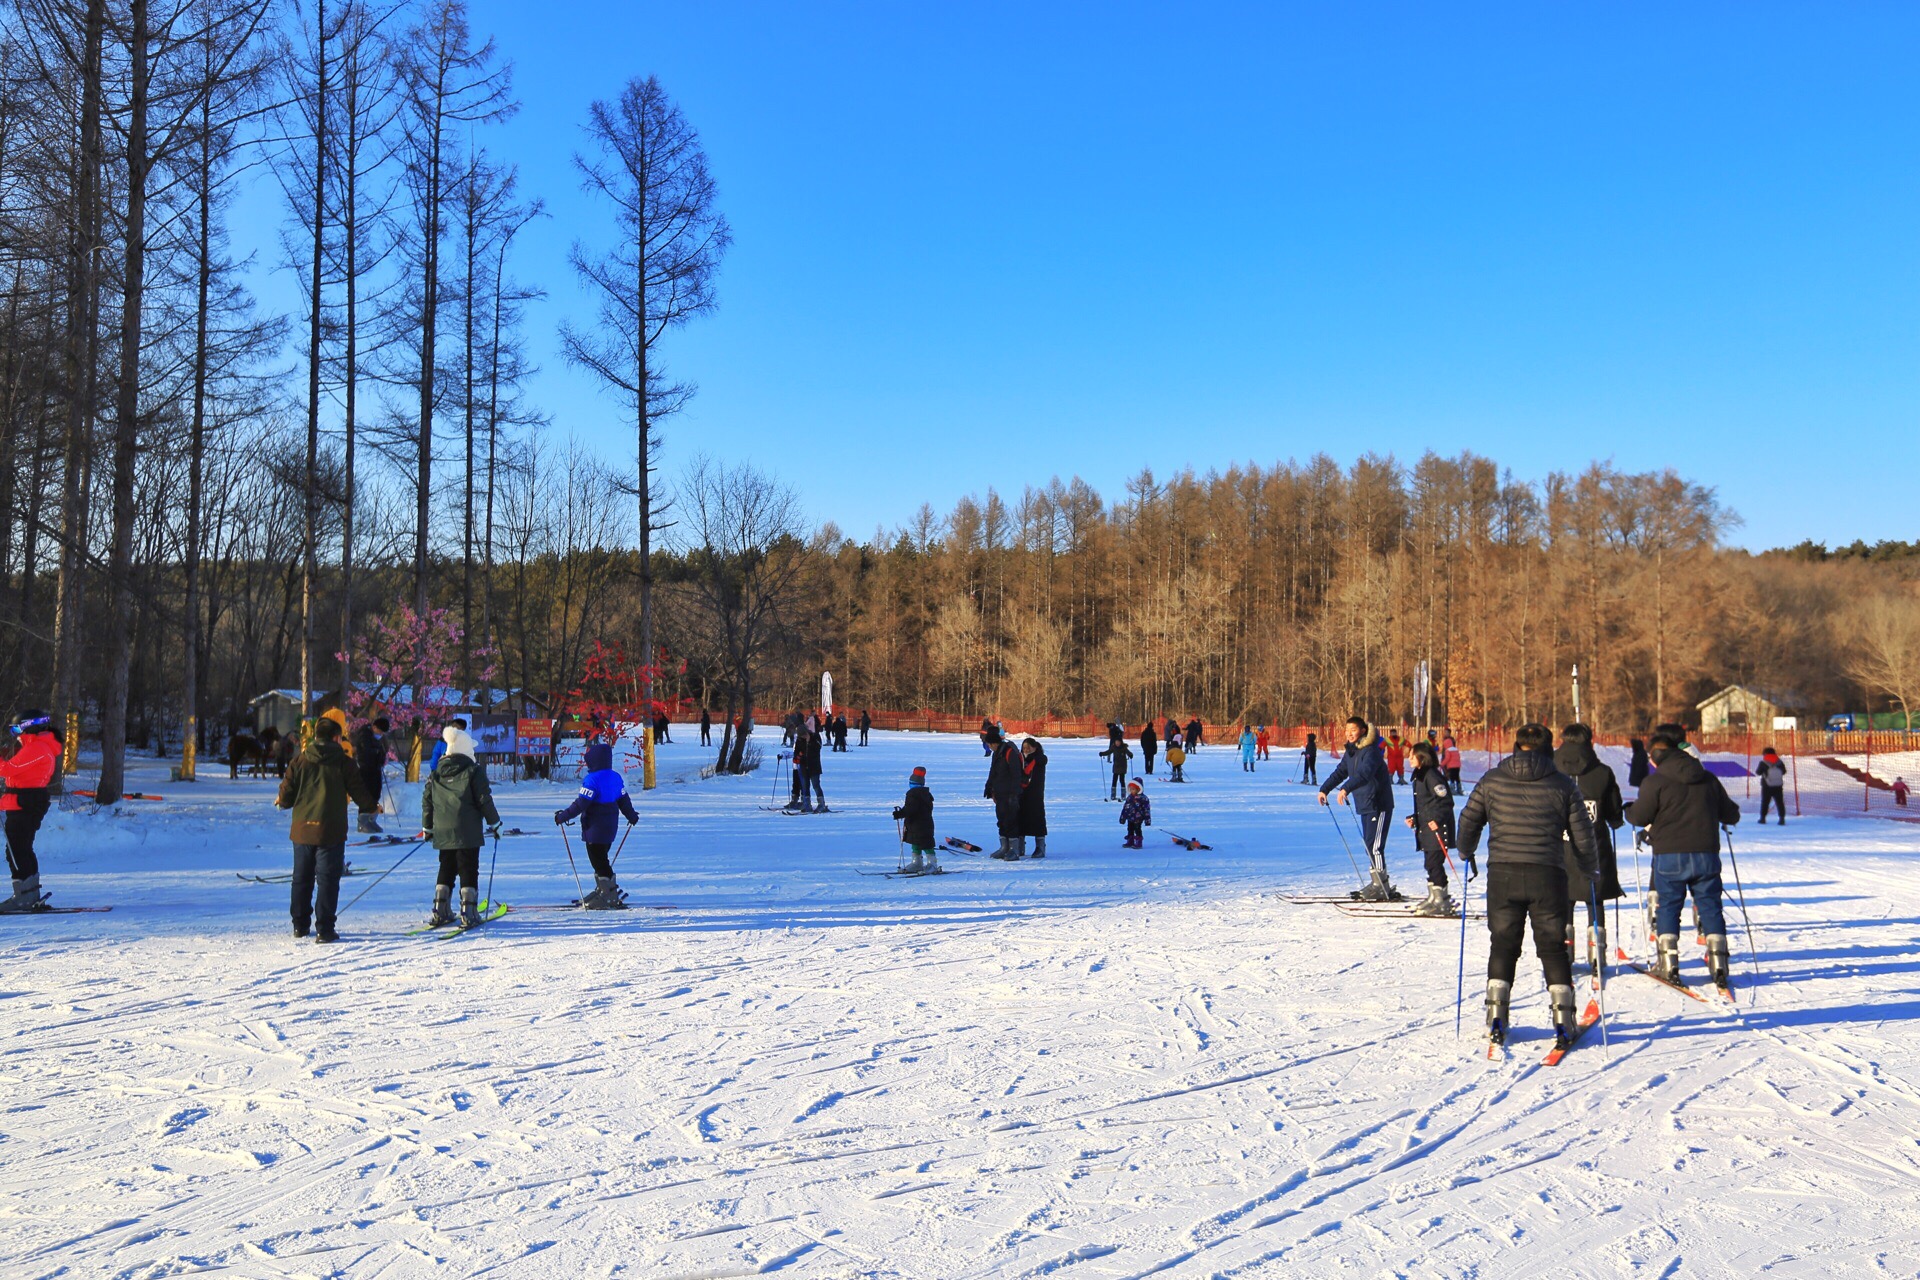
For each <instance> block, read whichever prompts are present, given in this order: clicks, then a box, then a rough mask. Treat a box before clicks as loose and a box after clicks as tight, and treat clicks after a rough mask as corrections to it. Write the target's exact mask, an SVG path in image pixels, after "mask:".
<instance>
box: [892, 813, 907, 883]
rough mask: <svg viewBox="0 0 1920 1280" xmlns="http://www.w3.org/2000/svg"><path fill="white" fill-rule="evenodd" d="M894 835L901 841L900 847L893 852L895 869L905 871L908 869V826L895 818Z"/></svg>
mask: <svg viewBox="0 0 1920 1280" xmlns="http://www.w3.org/2000/svg"><path fill="white" fill-rule="evenodd" d="M893 834H894V836H895V837H896V838H897V839H898V840H899V841H900V847H899V848H897V849H895V850H894V851H893V869H894V870H895V871H904V870H906V867H907V824H906V823H904V822H902V821H901V820H900V819H898V818H895V819H894V820H893Z"/></svg>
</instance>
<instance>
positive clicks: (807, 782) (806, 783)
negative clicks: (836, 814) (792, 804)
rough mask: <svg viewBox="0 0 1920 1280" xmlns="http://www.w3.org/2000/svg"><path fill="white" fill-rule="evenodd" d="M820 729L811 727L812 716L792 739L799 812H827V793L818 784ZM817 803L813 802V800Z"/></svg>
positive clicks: (820, 744)
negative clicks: (798, 776) (798, 787)
mask: <svg viewBox="0 0 1920 1280" xmlns="http://www.w3.org/2000/svg"><path fill="white" fill-rule="evenodd" d="M822 745H823V744H822V743H821V740H820V730H818V729H816V728H814V727H813V720H812V717H808V720H807V723H806V724H803V725H801V726H800V732H799V733H798V734H796V735H795V736H794V739H793V764H794V768H795V769H796V770H797V771H798V772H799V774H800V812H802V813H829V812H831V810H829V809H828V808H827V793H826V792H825V791H824V790H823V789H822V788H821V786H820V748H821V746H822ZM816 800H817V801H818V802H819V803H817V804H816V803H815V801H816Z"/></svg>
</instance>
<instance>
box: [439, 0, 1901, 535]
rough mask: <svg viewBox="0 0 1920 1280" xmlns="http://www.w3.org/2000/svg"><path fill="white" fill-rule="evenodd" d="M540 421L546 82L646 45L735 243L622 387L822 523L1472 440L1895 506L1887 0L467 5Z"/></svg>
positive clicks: (1522, 459) (1801, 526) (1894, 22)
mask: <svg viewBox="0 0 1920 1280" xmlns="http://www.w3.org/2000/svg"><path fill="white" fill-rule="evenodd" d="M473 16H474V25H475V27H476V30H478V31H481V32H491V33H493V34H494V35H495V36H496V37H497V38H498V40H499V42H500V45H501V48H502V50H503V52H505V53H506V54H507V55H508V56H509V57H511V58H512V59H513V61H514V62H515V64H516V67H517V83H518V89H519V96H520V98H521V100H522V102H523V104H524V106H523V110H522V112H521V114H520V115H519V117H518V118H517V119H516V120H514V121H513V122H512V123H511V124H509V125H507V126H505V127H503V128H500V129H497V130H495V131H494V135H495V136H494V137H493V139H492V144H491V145H492V146H493V147H494V149H495V150H496V151H497V152H498V153H500V154H503V155H504V156H506V157H507V158H509V159H513V160H516V161H518V163H519V164H520V165H521V167H522V171H523V179H524V181H525V183H526V184H527V187H528V189H529V190H531V191H532V192H535V193H538V194H540V195H543V196H544V197H545V198H546V199H547V201H548V203H549V206H550V208H551V209H552V211H553V213H554V215H555V216H554V217H553V218H551V219H550V220H548V221H546V222H545V223H542V224H539V225H538V226H537V227H536V228H533V229H530V231H529V232H528V233H526V236H525V237H524V239H525V243H526V249H525V251H524V252H523V253H521V254H520V259H519V270H520V272H521V274H522V275H523V276H524V277H527V278H530V279H534V280H538V281H540V282H542V283H544V284H545V285H546V286H547V287H548V288H549V290H550V291H551V297H550V299H549V300H548V301H547V302H546V303H545V304H544V305H543V306H542V307H541V308H539V309H537V310H536V311H535V312H534V313H533V315H532V317H531V322H530V328H531V331H532V337H533V340H534V345H535V347H536V350H537V351H538V352H539V353H540V355H541V359H542V361H543V364H544V365H545V368H544V370H543V372H542V374H541V375H540V377H539V378H538V380H537V382H536V385H535V395H536V397H537V398H538V400H539V401H540V403H542V404H543V405H544V406H545V407H546V408H547V409H548V410H549V411H550V412H551V413H552V415H553V417H554V422H555V430H556V431H559V432H561V433H565V432H568V431H572V432H575V433H577V434H579V435H582V436H584V437H587V438H589V439H592V440H594V441H596V442H598V443H600V444H601V445H602V447H603V449H604V451H605V452H607V453H608V454H609V455H610V456H625V455H626V453H627V452H628V451H629V450H630V438H629V436H628V435H627V434H626V433H625V432H624V431H623V430H622V428H621V425H620V423H619V418H620V414H619V411H618V409H617V407H616V406H615V405H614V404H613V402H612V401H611V400H609V399H606V398H603V397H602V396H601V395H600V394H599V393H598V392H597V390H596V389H595V388H594V387H593V385H592V384H591V382H590V381H589V380H588V379H587V377H586V376H585V375H584V374H582V373H580V372H577V371H575V370H572V369H569V368H567V367H565V365H564V364H563V363H562V361H561V360H560V357H559V355H558V351H557V346H556V343H555V340H554V337H553V330H554V326H555V325H556V324H557V322H558V320H559V319H560V317H561V316H562V315H567V314H571V315H576V316H580V317H582V318H585V317H586V316H588V315H589V314H590V304H589V302H588V300H587V299H586V298H584V297H583V296H582V295H581V294H579V293H578V292H577V290H576V288H575V286H574V284H573V282H572V280H571V278H570V275H569V272H568V269H567V267H566V263H565V255H566V249H567V245H568V244H569V242H570V241H571V240H572V239H573V238H574V237H576V236H578V237H581V238H584V239H586V240H588V241H590V242H591V241H593V240H595V239H596V238H599V237H601V236H603V235H604V234H605V230H604V229H605V228H606V226H607V219H606V217H605V214H604V212H603V211H602V210H601V209H599V208H596V207H595V206H593V205H592V204H590V203H588V201H587V199H586V197H584V196H583V195H582V194H581V193H580V192H579V189H578V184H577V182H576V180H575V178H574V176H573V174H572V171H571V169H570V167H569V164H568V155H569V153H570V151H571V150H572V149H573V148H574V147H575V146H577V145H579V143H578V139H579V133H578V126H579V122H580V120H581V119H582V118H583V116H584V113H585V109H586V106H587V103H588V102H589V100H590V99H592V98H593V97H596V96H601V97H604V96H610V95H612V94H613V93H614V92H616V91H617V89H618V87H619V85H620V84H621V83H622V82H623V81H624V80H625V79H626V78H627V77H629V76H631V75H635V74H647V73H651V74H655V75H658V76H659V77H660V79H661V81H662V82H663V83H664V84H665V86H666V87H667V88H668V90H669V91H670V92H671V93H672V94H673V95H674V96H675V97H676V98H677V99H678V100H679V102H680V103H681V105H682V107H683V109H684V110H685V111H686V113H687V115H688V116H689V118H690V119H691V120H692V121H693V123H694V124H695V125H696V127H697V128H699V130H700V131H701V133H702V135H703V138H704V140H705V143H706V146H707V150H708V153H709V156H710V159H711V163H712V167H713V171H714V174H715V176H716V178H717V180H718V183H719V187H720V193H721V201H722V206H723V208H724V210H725V212H726V214H727V216H728V217H729V219H730V220H731V222H732V224H733V229H734V237H735V247H734V249H733V251H732V253H731V254H730V255H729V257H728V259H727V262H726V265H725V267H724V269H723V271H722V273H721V276H720V282H719V286H720V307H719V310H718V311H717V312H716V313H715V314H713V315H712V316H709V317H706V318H704V319H700V320H697V321H695V322H694V323H693V324H692V325H691V326H689V327H688V328H687V329H685V330H683V331H682V332H680V333H678V334H676V335H675V336H673V337H672V338H670V339H669V348H668V350H667V352H666V356H667V360H668V362H669V365H670V367H671V368H672V370H673V372H674V373H675V374H677V375H678V376H681V377H684V378H688V379H691V380H693V381H695V382H697V383H698V384H699V385H700V394H699V396H698V398H697V399H696V400H695V401H694V402H693V404H692V406H691V407H690V408H689V409H688V411H687V412H686V413H685V414H683V415H682V416H681V417H679V418H677V419H675V420H672V421H671V422H669V423H668V424H667V425H666V427H665V435H666V440H667V458H666V467H667V470H668V472H669V473H670V474H671V473H672V472H673V471H675V470H676V469H677V468H678V467H679V466H680V465H681V464H682V463H684V461H685V460H686V458H687V457H688V456H690V455H691V454H692V453H693V452H694V451H695V450H696V449H704V450H706V451H708V452H710V453H712V454H714V455H716V456H719V457H722V458H726V459H751V460H753V461H755V462H757V463H759V464H761V465H763V466H765V467H767V468H768V469H770V470H772V471H774V472H776V473H777V474H778V475H780V476H781V477H782V478H783V479H785V480H786V481H788V482H789V483H791V484H793V485H794V486H795V487H796V488H797V489H799V490H800V492H801V494H802V496H803V498H804V501H805V503H806V507H807V509H808V512H809V514H810V515H811V516H812V517H813V518H814V519H817V520H825V519H832V520H835V521H837V522H838V523H839V524H840V525H841V526H842V527H843V528H845V529H846V530H847V531H848V532H850V533H853V534H855V535H857V536H866V535H868V534H869V533H870V532H871V531H872V530H873V529H874V528H875V526H876V525H887V526H892V525H894V524H897V523H900V522H903V521H905V520H906V519H907V518H908V517H909V516H910V514H911V513H912V512H913V511H914V510H915V509H916V508H917V507H918V506H919V504H920V503H921V502H922V501H930V502H932V503H933V505H934V506H935V508H936V509H937V510H945V509H946V508H948V507H949V506H950V505H951V503H952V502H953V500H954V499H956V498H957V497H959V496H961V495H962V494H965V493H968V492H984V490H985V489H986V487H987V486H989V485H993V486H996V487H997V488H998V489H999V490H1000V491H1001V492H1002V493H1003V494H1007V495H1017V494H1018V492H1019V490H1020V488H1021V487H1022V485H1024V484H1043V483H1045V481H1046V480H1047V479H1048V478H1049V477H1050V476H1052V475H1054V474H1059V475H1062V476H1063V477H1064V476H1068V475H1071V474H1074V473H1078V474H1080V475H1082V476H1084V477H1085V478H1086V479H1087V480H1089V481H1090V482H1092V483H1093V484H1094V485H1095V486H1096V487H1097V488H1099V489H1100V490H1101V491H1102V492H1103V493H1104V494H1106V495H1107V496H1108V497H1109V498H1112V497H1115V496H1117V495H1118V494H1119V493H1120V491H1121V486H1122V482H1123V481H1124V479H1125V478H1126V477H1128V476H1130V475H1132V474H1134V473H1135V472H1137V471H1138V470H1139V469H1140V468H1141V467H1143V466H1150V467H1152V468H1153V469H1154V470H1155V471H1156V472H1159V473H1167V472H1171V471H1174V470H1177V469H1180V468H1182V467H1188V466H1191V467H1193V468H1196V469H1198V470H1202V471H1204V470H1206V469H1208V468H1210V467H1220V466H1225V465H1229V464H1232V463H1235V462H1244V461H1254V462H1260V463H1270V462H1273V461H1275V460H1279V459H1285V458H1288V457H1295V458H1302V459H1304V458H1306V457H1308V456H1310V455H1311V454H1313V453H1315V452H1318V451H1322V450H1324V451H1326V452H1328V453H1330V454H1332V455H1333V456H1334V457H1335V458H1337V459H1339V460H1341V461H1342V462H1347V461H1350V460H1351V459H1352V458H1353V457H1355V456H1356V455H1357V454H1359V453H1361V452H1364V451H1368V450H1373V451H1378V452H1392V453H1394V454H1396V455H1398V456H1399V457H1400V458H1401V459H1402V461H1403V462H1411V461H1412V460H1413V459H1414V458H1416V457H1417V456H1418V455H1419V454H1420V453H1421V452H1422V451H1424V450H1426V449H1429V448H1431V449H1435V450H1438V451H1440V452H1443V453H1452V452H1456V451H1458V450H1461V449H1472V450H1475V451H1476V452H1479V453H1482V454H1486V455H1489V456H1491V457H1493V458H1495V459H1497V460H1498V461H1500V462H1501V463H1503V464H1505V465H1507V466H1510V467H1511V468H1512V469H1513V470H1514V472H1515V473H1516V474H1517V475H1519V476H1522V477H1527V478H1538V477H1540V476H1542V475H1544V474H1545V473H1546V472H1547V471H1549V470H1551V469H1577V468H1579V467H1581V466H1584V465H1585V464H1586V463H1587V462H1588V461H1590V460H1592V459H1595V458H1611V459H1613V460H1614V461H1615V462H1616V463H1617V464H1618V465H1620V466H1622V467H1624V468H1629V469H1635V470H1638V469H1645V468H1653V467H1660V466H1668V465H1671V466H1673V467H1676V468H1678V469H1679V470H1680V471H1682V472H1683V473H1685V474H1686V475H1688V476H1689V477H1691V478H1693V479H1696V480H1699V481H1702V482H1705V483H1708V484H1712V485H1715V486H1717V488H1718V489H1719V492H1720V494H1721V497H1722V499H1723V500H1724V501H1726V502H1727V503H1728V504H1729V505H1730V506H1732V507H1733V508H1734V509H1736V510H1737V511H1739V512H1740V513H1741V514H1742V515H1743V516H1744V517H1745V520H1746V523H1745V526H1744V527H1743V528H1741V529H1739V530H1737V531H1735V533H1734V534H1733V535H1732V540H1733V541H1735V542H1737V543H1741V544H1745V545H1750V546H1756V547H1761V546H1772V545H1780V544H1785V543H1791V542H1794V541H1797V540H1799V539H1801V538H1805V537H1812V538H1816V539H1821V540H1825V541H1828V542H1846V541H1849V540H1851V539H1853V538H1855V537H1864V538H1867V539H1869V540H1872V539H1876V538H1885V537H1901V538H1907V537H1912V536H1914V534H1915V532H1916V530H1915V527H1914V524H1913V521H1912V517H1911V504H1910V502H1904V503H1903V502H1896V501H1895V500H1894V494H1895V492H1896V486H1897V485H1900V484H1902V483H1904V487H1905V492H1906V493H1908V494H1910V493H1911V491H1912V473H1913V469H1914V464H1915V460H1916V458H1920V449H1916V448H1915V426H1916V421H1917V420H1920V376H1917V375H1920V365H1917V364H1916V356H1920V242H1917V240H1916V237H1917V236H1920V163H1916V162H1920V127H1917V126H1920V109H1917V108H1920V77H1917V76H1915V75H1914V74H1913V68H1914V66H1915V65H1917V64H1916V53H1920V39H1916V37H1917V36H1920V8H1916V7H1913V6H1897V5H1852V4H1848V5H1841V4H1823V5H1805V4H1802V5H1793V6H1786V5H1766V4H1722V5H1714V4H1696V5H1686V6H1656V5H1607V6H1600V5H1587V6H1568V5H1535V4H1527V5H1508V6H1500V5H1475V6H1437V5H1337V6H1336V5H1316V6H1294V5H1247V6H1234V5H1219V4H1216V5H1207V6H1173V5H1164V6H1138V5H1117V4H1099V5H1094V4H1086V5H1052V4H1038V5H1036V4H1032V3H1028V4H1021V5H1005V6H1001V5H983V4H970V5H946V6H934V5H923V4H905V3H892V4H871V5H856V4H799V3H794V4H774V3H769V4H682V5H658V4H645V3H643V4H631V3H600V2H597V0H594V2H586V0H567V2H563V3H549V4H526V3H524V2H513V3H509V2H507V0H481V2H479V3H476V4H475V6H474V11H473Z"/></svg>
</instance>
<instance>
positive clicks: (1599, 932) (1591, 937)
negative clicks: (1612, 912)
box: [1587, 918, 1607, 978]
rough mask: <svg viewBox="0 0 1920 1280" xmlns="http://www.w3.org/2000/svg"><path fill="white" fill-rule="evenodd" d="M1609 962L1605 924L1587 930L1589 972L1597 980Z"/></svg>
mask: <svg viewBox="0 0 1920 1280" xmlns="http://www.w3.org/2000/svg"><path fill="white" fill-rule="evenodd" d="M1606 961H1607V926H1606V924H1605V922H1604V918H1603V921H1602V923H1600V924H1595V925H1590V926H1588V928H1587V970H1588V972H1590V973H1592V974H1593V976H1594V977H1595V978H1598V977H1599V976H1600V970H1601V968H1602V966H1604V965H1605V964H1606Z"/></svg>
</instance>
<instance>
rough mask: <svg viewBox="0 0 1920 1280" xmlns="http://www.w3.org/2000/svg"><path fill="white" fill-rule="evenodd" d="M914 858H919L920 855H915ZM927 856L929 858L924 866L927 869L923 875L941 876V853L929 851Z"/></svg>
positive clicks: (935, 850) (936, 850) (934, 850)
mask: <svg viewBox="0 0 1920 1280" xmlns="http://www.w3.org/2000/svg"><path fill="white" fill-rule="evenodd" d="M914 856H915V857H918V856H919V855H918V854H915V855H914ZM926 856H927V860H926V862H925V864H924V866H925V868H926V869H925V870H924V871H923V872H922V873H921V874H923V875H929V876H937V875H939V874H940V851H939V850H938V849H929V850H927V855H926Z"/></svg>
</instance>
